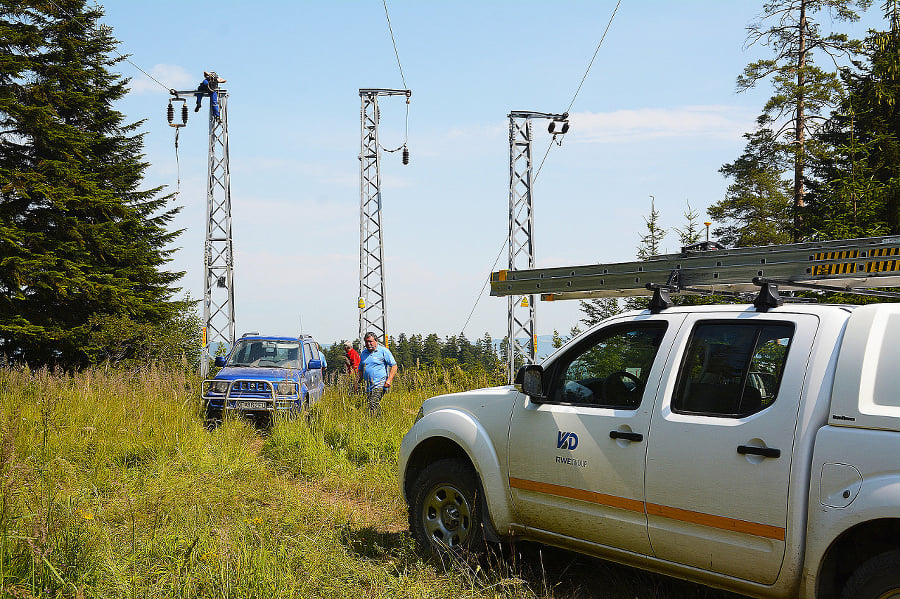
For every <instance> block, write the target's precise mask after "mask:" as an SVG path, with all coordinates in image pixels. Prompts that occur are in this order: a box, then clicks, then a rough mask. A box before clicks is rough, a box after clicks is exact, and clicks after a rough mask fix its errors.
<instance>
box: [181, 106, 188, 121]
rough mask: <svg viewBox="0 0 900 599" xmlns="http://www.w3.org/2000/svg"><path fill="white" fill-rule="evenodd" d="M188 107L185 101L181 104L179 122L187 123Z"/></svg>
mask: <svg viewBox="0 0 900 599" xmlns="http://www.w3.org/2000/svg"><path fill="white" fill-rule="evenodd" d="M187 118H188V109H187V102H185V103H184V104H182V105H181V122H182V123H184V124H185V125H187Z"/></svg>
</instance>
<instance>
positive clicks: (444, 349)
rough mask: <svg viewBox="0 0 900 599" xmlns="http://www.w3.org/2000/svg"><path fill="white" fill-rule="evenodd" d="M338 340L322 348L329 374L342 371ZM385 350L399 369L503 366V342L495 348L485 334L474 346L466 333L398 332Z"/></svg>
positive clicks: (489, 368)
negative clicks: (444, 335)
mask: <svg viewBox="0 0 900 599" xmlns="http://www.w3.org/2000/svg"><path fill="white" fill-rule="evenodd" d="M345 343H347V341H346V340H341V341H340V342H339V343H335V344H334V345H332V346H331V347H324V346H323V347H321V348H320V349H321V350H322V351H323V352H324V353H325V358H326V359H327V360H328V368H329V369H330V370H332V371H334V370H335V369H338V368H342V367H343V365H344V363H345V362H344V357H345V355H346V350H345V349H344V344H345ZM352 343H353V347H354V349H356V351H360V347H359V340H354V341H353V342H352ZM388 349H389V350H391V354H393V356H394V359H396V360H397V364H398V366H399V367H400V368H401V369H404V368H420V367H430V366H440V367H444V368H451V367H454V366H460V367H462V368H465V369H466V370H483V371H484V372H489V373H493V372H496V371H497V370H498V369H500V368H501V367H502V366H503V365H505V363H506V362H505V361H504V356H505V352H506V349H505V342H504V344H503V347H502V348H500V349H499V351H498V349H496V348H495V347H494V341H493V339H492V338H491V335H490V333H485V334H484V336H482V337H481V338H480V339H477V340H476V341H475V342H474V343H472V342H471V341H469V339H468V338H467V337H466V335H465V333H460V334H459V335H452V336H447V337H444V338H441V337H439V336H438V335H437V334H436V333H431V334H429V335H424V336H423V335H420V334H411V335H407V334H406V333H400V334H399V335H397V336H396V337H394V336H391V337H390V338H389V339H388Z"/></svg>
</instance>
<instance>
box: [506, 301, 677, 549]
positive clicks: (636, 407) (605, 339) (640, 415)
mask: <svg viewBox="0 0 900 599" xmlns="http://www.w3.org/2000/svg"><path fill="white" fill-rule="evenodd" d="M683 320H684V315H683V314H659V315H653V316H648V315H642V316H637V317H627V318H618V319H616V320H614V321H611V322H610V323H609V324H608V325H607V326H604V327H602V328H601V329H599V330H597V331H594V332H592V333H591V334H589V335H586V336H584V337H583V338H581V339H579V340H578V341H575V342H574V343H572V344H570V345H569V346H568V347H567V348H566V349H565V350H563V351H562V353H560V354H558V355H557V356H555V357H554V358H553V360H552V362H549V363H546V364H545V365H544V366H545V371H544V376H545V378H544V388H545V391H546V395H547V397H546V398H545V399H544V400H541V401H540V402H539V403H536V402H535V401H534V400H533V399H532V398H528V397H525V396H522V398H521V399H520V400H519V402H518V403H517V404H516V406H515V407H514V409H513V414H512V419H511V421H510V433H509V448H508V455H509V462H508V464H509V485H510V491H511V494H512V498H513V503H514V509H515V511H516V518H517V522H520V523H521V524H522V525H524V526H526V527H528V528H529V529H531V530H532V531H535V532H538V531H539V532H543V533H549V534H550V535H563V536H565V537H572V538H576V539H581V540H584V541H588V542H592V543H598V544H602V545H607V546H610V547H614V548H618V549H625V550H627V551H633V552H638V553H643V554H649V553H650V544H649V539H648V535H647V518H646V515H645V513H644V458H645V453H646V448H647V443H646V440H647V433H648V429H649V424H650V414H651V411H652V406H653V400H654V398H655V397H656V394H657V387H658V385H659V381H660V377H661V375H662V372H663V366H664V364H665V361H666V355H667V353H668V348H670V347H671V346H672V343H673V341H674V339H675V334H676V332H677V330H678V328H679V325H680V324H681V322H682V321H683Z"/></svg>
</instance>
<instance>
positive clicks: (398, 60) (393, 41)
mask: <svg viewBox="0 0 900 599" xmlns="http://www.w3.org/2000/svg"><path fill="white" fill-rule="evenodd" d="M381 2H382V3H383V4H384V16H385V17H386V18H387V24H388V31H390V33H391V43H392V44H394V56H396V57H397V67H399V69H400V80H401V81H402V82H403V89H409V87H407V85H406V78H405V77H404V76H403V65H401V64H400V53H399V52H397V41H396V40H395V39H394V29H393V27H391V16H390V15H389V14H388V9H387V0H381Z"/></svg>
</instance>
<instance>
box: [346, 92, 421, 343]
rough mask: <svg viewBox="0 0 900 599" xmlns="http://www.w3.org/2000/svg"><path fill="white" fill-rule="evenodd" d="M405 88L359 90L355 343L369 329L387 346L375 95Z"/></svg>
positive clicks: (379, 157)
mask: <svg viewBox="0 0 900 599" xmlns="http://www.w3.org/2000/svg"><path fill="white" fill-rule="evenodd" d="M410 93H411V92H410V91H409V90H405V89H402V90H401V89H361V90H359V97H360V100H361V102H362V109H361V111H360V116H361V119H360V122H361V127H360V151H359V342H360V347H363V335H365V333H366V332H369V331H371V332H373V333H375V335H376V336H377V337H378V338H379V339H380V340H382V343H384V344H385V345H387V343H388V337H387V324H386V314H387V309H386V305H385V292H384V291H385V290H384V246H383V235H382V229H381V166H380V163H381V147H380V146H379V144H378V119H379V115H378V96H397V95H404V96H406V97H407V98H409V96H410Z"/></svg>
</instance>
